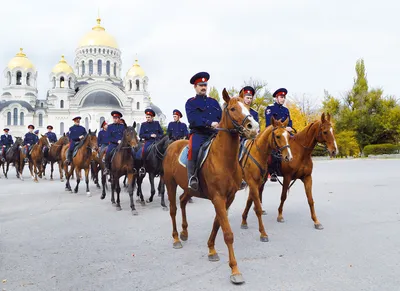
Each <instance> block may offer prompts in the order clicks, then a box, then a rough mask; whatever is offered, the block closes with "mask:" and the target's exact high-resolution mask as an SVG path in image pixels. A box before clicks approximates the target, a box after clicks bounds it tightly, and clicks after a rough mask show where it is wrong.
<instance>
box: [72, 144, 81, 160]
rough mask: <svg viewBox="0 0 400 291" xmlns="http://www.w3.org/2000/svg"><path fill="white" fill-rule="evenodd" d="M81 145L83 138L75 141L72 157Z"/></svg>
mask: <svg viewBox="0 0 400 291" xmlns="http://www.w3.org/2000/svg"><path fill="white" fill-rule="evenodd" d="M82 146H83V140H81V141H77V142H75V147H74V151H73V152H72V157H73V158H75V156H76V154H77V153H78V150H79V149H80V148H81V147H82Z"/></svg>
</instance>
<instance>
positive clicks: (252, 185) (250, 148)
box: [240, 117, 293, 242]
mask: <svg viewBox="0 0 400 291" xmlns="http://www.w3.org/2000/svg"><path fill="white" fill-rule="evenodd" d="M288 122H289V119H286V121H285V122H283V123H282V122H281V121H279V120H275V118H274V117H272V118H271V126H268V127H266V128H265V129H264V130H263V131H262V132H261V133H260V134H259V135H258V136H257V137H256V138H255V139H254V140H248V141H246V143H245V144H244V149H243V155H242V158H241V160H240V163H241V165H242V167H243V169H244V180H245V181H246V183H247V185H248V186H249V197H248V199H247V205H251V204H252V202H253V201H254V211H255V213H256V215H257V218H258V224H259V231H260V240H261V241H262V242H267V241H268V235H267V233H266V232H265V229H264V224H263V221H262V218H261V215H262V208H261V201H260V194H259V192H258V191H259V189H260V186H261V185H263V184H264V183H265V179H266V178H267V173H268V170H267V167H268V166H267V159H268V156H269V155H270V154H271V152H272V150H276V151H278V152H280V153H281V154H282V157H284V161H285V162H289V161H291V160H292V158H293V156H292V152H291V150H290V145H289V138H290V135H289V133H288V132H287V131H286V126H287V124H288ZM246 209H247V208H246ZM243 215H244V214H243ZM246 219H247V213H246V216H243V221H242V226H241V227H242V228H243V229H247V228H248V227H247V222H246Z"/></svg>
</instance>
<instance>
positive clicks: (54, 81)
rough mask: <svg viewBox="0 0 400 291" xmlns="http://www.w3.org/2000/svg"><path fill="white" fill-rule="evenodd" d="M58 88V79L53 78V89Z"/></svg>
mask: <svg viewBox="0 0 400 291" xmlns="http://www.w3.org/2000/svg"><path fill="white" fill-rule="evenodd" d="M55 87H56V77H53V89H54V88H55Z"/></svg>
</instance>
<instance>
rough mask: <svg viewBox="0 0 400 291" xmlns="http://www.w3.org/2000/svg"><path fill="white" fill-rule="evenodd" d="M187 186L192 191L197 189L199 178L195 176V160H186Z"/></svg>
mask: <svg viewBox="0 0 400 291" xmlns="http://www.w3.org/2000/svg"><path fill="white" fill-rule="evenodd" d="M187 169H188V178H189V182H188V184H189V185H188V187H189V189H192V190H193V191H199V179H198V178H197V171H196V161H188V164H187Z"/></svg>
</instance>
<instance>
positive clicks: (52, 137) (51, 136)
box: [43, 125, 57, 158]
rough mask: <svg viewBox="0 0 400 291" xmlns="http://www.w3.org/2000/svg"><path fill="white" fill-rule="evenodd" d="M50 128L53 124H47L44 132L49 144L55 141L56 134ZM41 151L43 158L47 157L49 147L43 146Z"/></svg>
mask: <svg viewBox="0 0 400 291" xmlns="http://www.w3.org/2000/svg"><path fill="white" fill-rule="evenodd" d="M52 130H53V126H51V125H48V126H47V132H46V133H45V134H44V135H45V136H47V138H48V139H49V142H50V143H51V144H53V143H56V142H57V136H56V134H55V133H54V132H53V131H52ZM43 153H44V156H45V158H47V157H48V154H49V149H48V148H47V146H45V147H44V148H43Z"/></svg>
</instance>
